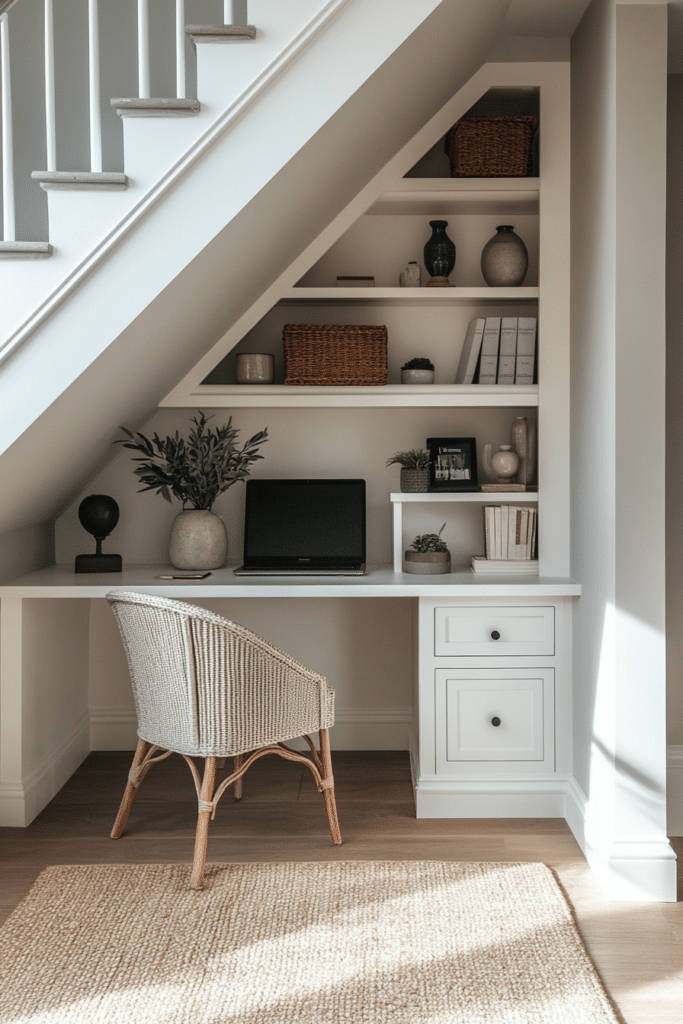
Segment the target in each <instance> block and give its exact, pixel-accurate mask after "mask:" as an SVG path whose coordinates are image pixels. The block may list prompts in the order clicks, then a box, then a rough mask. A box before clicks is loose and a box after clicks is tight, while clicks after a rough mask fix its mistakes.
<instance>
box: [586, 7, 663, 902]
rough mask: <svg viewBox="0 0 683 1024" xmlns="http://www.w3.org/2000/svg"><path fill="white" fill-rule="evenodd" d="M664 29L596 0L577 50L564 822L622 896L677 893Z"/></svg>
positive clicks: (647, 13) (637, 10) (658, 21)
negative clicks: (668, 670) (569, 683)
mask: <svg viewBox="0 0 683 1024" xmlns="http://www.w3.org/2000/svg"><path fill="white" fill-rule="evenodd" d="M666 19H667V15H666V5H665V4H655V5H631V4H620V3H615V2H614V0H593V2H592V4H591V5H590V7H589V9H588V11H587V13H586V15H585V16H584V18H583V20H582V22H581V25H580V26H579V28H578V30H577V32H576V33H575V35H574V37H573V40H572V201H573V217H572V395H573V405H572V495H573V498H572V513H573V536H572V552H573V569H572V574H573V575H574V576H575V577H576V578H577V579H578V580H579V581H580V582H581V583H582V586H583V590H582V597H581V600H580V602H579V603H578V608H577V612H576V620H575V628H574V638H575V642H574V694H575V709H576V711H575V728H574V751H575V768H574V781H575V790H574V801H575V808H574V809H573V811H572V815H573V816H574V818H575V820H574V822H573V827H575V831H577V832H578V833H579V834H580V835H581V837H582V841H583V843H584V848H585V850H586V853H587V855H588V857H589V860H590V861H591V863H592V864H593V866H594V868H595V869H596V871H597V873H598V875H599V876H600V877H601V879H602V881H603V884H604V885H605V887H606V889H607V890H608V892H609V893H610V895H612V896H613V897H615V898H641V899H642V898H645V899H671V898H673V899H675V892H676V888H675V871H674V861H673V859H672V858H673V855H672V853H671V851H670V848H669V846H668V843H667V841H666V839H665V835H666V806H665V791H666V739H665V640H664V637H665V617H664V589H665V578H664V575H665V550H664V450H665V446H664V406H665V401H664V398H665V394H664V381H665V371H664V344H665V330H664V265H665V261H664V255H665V254H664V225H665V143H666V140H665V128H666V125H665V112H666ZM644 351H645V352H646V355H647V357H646V358H644ZM643 499H645V500H643ZM579 818H580V819H581V821H580V822H579ZM672 893H673V895H672Z"/></svg>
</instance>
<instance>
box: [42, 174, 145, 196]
mask: <svg viewBox="0 0 683 1024" xmlns="http://www.w3.org/2000/svg"><path fill="white" fill-rule="evenodd" d="M31 177H32V178H33V179H34V180H35V181H38V182H40V187H41V188H44V189H45V191H46V192H49V191H50V189H73V190H78V191H81V192H84V191H91V190H94V189H97V190H99V191H101V192H120V191H121V190H122V189H124V188H128V178H127V177H126V175H125V174H122V173H121V172H120V171H32V172H31Z"/></svg>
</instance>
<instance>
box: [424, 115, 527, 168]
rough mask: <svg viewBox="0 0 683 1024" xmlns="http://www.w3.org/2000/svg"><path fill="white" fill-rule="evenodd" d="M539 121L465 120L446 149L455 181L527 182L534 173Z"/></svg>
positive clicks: (446, 142) (449, 138)
mask: <svg viewBox="0 0 683 1024" xmlns="http://www.w3.org/2000/svg"><path fill="white" fill-rule="evenodd" d="M537 124H538V118H536V117H531V116H525V117H464V118H463V119H462V120H461V121H458V122H457V123H456V124H454V125H453V127H452V128H451V130H450V131H449V132H448V134H447V135H446V138H445V140H444V148H445V150H446V152H447V153H448V159H449V160H450V164H451V175H452V176H453V177H454V178H523V177H526V176H527V175H529V174H530V173H531V159H532V142H533V137H534V131H535V130H536V125H537Z"/></svg>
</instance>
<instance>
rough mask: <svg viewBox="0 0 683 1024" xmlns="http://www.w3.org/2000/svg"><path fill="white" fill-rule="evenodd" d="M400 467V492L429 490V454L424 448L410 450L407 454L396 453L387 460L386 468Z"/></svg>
mask: <svg viewBox="0 0 683 1024" xmlns="http://www.w3.org/2000/svg"><path fill="white" fill-rule="evenodd" d="M393 465H398V466H400V467H401V483H400V487H401V490H402V491H404V492H406V493H408V492H413V493H414V492H416V491H428V490H429V452H428V451H426V450H425V449H424V448H411V450H410V451H409V452H396V454H395V455H392V456H391V458H390V459H387V466H393Z"/></svg>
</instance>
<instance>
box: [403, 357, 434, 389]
mask: <svg viewBox="0 0 683 1024" xmlns="http://www.w3.org/2000/svg"><path fill="white" fill-rule="evenodd" d="M433 383H434V363H433V362H432V361H431V359H425V358H424V357H423V356H416V357H415V359H409V360H408V362H407V363H404V364H403V366H402V367H401V384H433Z"/></svg>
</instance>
